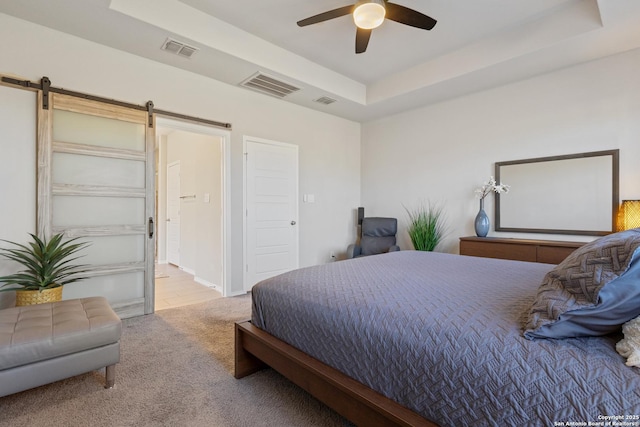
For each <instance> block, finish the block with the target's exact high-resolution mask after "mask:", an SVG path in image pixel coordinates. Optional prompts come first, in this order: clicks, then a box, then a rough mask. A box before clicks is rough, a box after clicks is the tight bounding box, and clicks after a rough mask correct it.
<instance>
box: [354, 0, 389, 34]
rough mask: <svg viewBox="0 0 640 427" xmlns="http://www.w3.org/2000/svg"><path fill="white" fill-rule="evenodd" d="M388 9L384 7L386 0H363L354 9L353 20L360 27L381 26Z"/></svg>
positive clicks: (371, 27)
mask: <svg viewBox="0 0 640 427" xmlns="http://www.w3.org/2000/svg"><path fill="white" fill-rule="evenodd" d="M386 13H387V10H386V9H385V8H384V0H370V1H366V2H362V3H360V4H358V6H356V8H355V10H354V11H353V22H355V23H356V25H357V26H358V27H359V28H362V29H364V30H371V29H373V28H377V27H379V26H380V25H381V24H382V22H383V21H384V16H385V15H386Z"/></svg>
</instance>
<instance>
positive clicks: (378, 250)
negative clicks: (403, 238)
mask: <svg viewBox="0 0 640 427" xmlns="http://www.w3.org/2000/svg"><path fill="white" fill-rule="evenodd" d="M397 232H398V220H397V219H395V218H378V217H371V218H364V219H363V220H362V237H361V238H360V244H359V245H357V244H354V245H349V247H348V248H347V258H357V257H360V256H366V255H376V254H382V253H386V252H394V251H399V250H400V247H399V246H397V245H396V233H397Z"/></svg>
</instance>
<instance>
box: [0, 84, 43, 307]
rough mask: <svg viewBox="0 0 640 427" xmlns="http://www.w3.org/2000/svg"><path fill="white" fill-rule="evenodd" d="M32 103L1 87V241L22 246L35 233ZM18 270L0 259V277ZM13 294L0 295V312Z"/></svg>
mask: <svg viewBox="0 0 640 427" xmlns="http://www.w3.org/2000/svg"><path fill="white" fill-rule="evenodd" d="M35 102H36V95H35V93H34V92H26V91H17V90H14V89H10V88H6V87H2V86H0V218H1V219H2V220H1V221H0V239H3V240H9V241H11V242H16V243H23V244H24V243H27V242H28V241H30V240H31V237H29V234H28V233H34V232H35V230H36V195H35V194H36V192H35V186H36V147H35V144H34V141H35V138H36V120H35V114H34V108H35ZM25 188H28V190H26V191H25ZM0 247H3V248H7V247H12V246H11V245H9V244H7V243H4V242H0ZM17 269H18V265H17V264H15V263H13V262H10V261H6V260H4V259H0V276H4V275H6V274H11V273H14V272H15V271H16V270H17ZM14 294H15V293H14V292H2V293H0V308H4V307H7V306H12V305H13V303H14Z"/></svg>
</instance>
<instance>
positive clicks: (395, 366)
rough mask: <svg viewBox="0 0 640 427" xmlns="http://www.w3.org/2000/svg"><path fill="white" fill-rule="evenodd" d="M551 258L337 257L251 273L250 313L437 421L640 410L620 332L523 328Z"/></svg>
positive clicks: (532, 422) (535, 421)
mask: <svg viewBox="0 0 640 427" xmlns="http://www.w3.org/2000/svg"><path fill="white" fill-rule="evenodd" d="M551 268H552V266H550V265H545V264H534V263H524V262H517V261H505V260H494V259H485V258H474V257H465V256H458V255H448V254H439V253H424V252H414V251H403V252H396V253H389V254H383V255H375V256H369V257H364V258H358V259H354V260H348V261H340V262H335V263H331V264H326V265H322V266H317V267H309V268H303V269H300V270H296V271H292V272H289V273H285V274H283V275H280V276H277V277H274V278H272V279H268V280H266V281H263V282H261V283H259V284H257V285H256V286H255V287H254V288H253V292H252V294H253V313H252V322H253V323H254V324H255V325H256V326H258V327H259V328H261V329H263V330H265V331H267V332H269V333H271V334H272V335H274V336H276V337H278V338H280V339H282V340H283V341H285V342H287V343H290V344H292V345H293V346H295V347H297V348H299V349H300V350H302V351H304V352H305V353H308V354H309V355H311V356H313V357H315V358H316V359H319V360H320V361H322V362H324V363H326V364H328V365H330V366H332V367H334V368H336V369H338V370H340V371H342V372H344V373H346V374H347V375H349V376H350V377H352V378H354V379H356V380H358V381H359V382H361V383H363V384H365V385H367V386H369V387H370V388H372V389H374V390H376V391H378V392H380V393H381V394H383V395H385V396H387V397H389V398H391V399H393V400H395V401H396V402H399V403H400V404H402V405H404V406H406V407H408V408H410V409H412V410H413V411H415V412H417V413H418V414H421V415H422V416H423V417H424V418H426V419H429V420H432V421H434V422H436V423H438V424H439V425H441V426H470V425H473V426H483V425H487V426H553V425H554V423H555V425H561V424H559V423H568V424H564V425H583V424H582V423H585V424H584V425H587V423H588V422H592V423H593V422H600V421H603V419H602V416H604V415H608V416H633V415H638V414H640V373H639V371H638V370H637V368H629V367H627V366H625V364H624V362H625V360H624V359H623V358H622V357H621V356H619V355H618V354H617V353H616V351H615V342H616V341H617V340H619V339H620V338H621V336H608V337H598V338H574V339H564V340H534V341H530V340H526V339H524V338H523V336H522V329H523V326H524V322H525V319H526V313H527V311H528V309H529V307H530V305H531V303H532V301H533V298H534V296H535V293H536V289H537V288H538V286H539V284H540V283H541V281H542V279H543V277H544V275H545V273H546V272H547V271H548V270H550V269H551ZM571 423H575V424H571ZM602 425H604V421H603V424H602ZM630 425H638V424H630Z"/></svg>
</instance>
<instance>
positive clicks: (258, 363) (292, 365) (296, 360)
mask: <svg viewBox="0 0 640 427" xmlns="http://www.w3.org/2000/svg"><path fill="white" fill-rule="evenodd" d="M266 367H271V368H273V369H275V370H276V371H277V372H279V373H280V374H282V375H283V376H284V377H286V378H287V379H289V380H290V381H291V382H293V383H294V384H296V385H298V386H299V387H301V388H303V389H304V390H306V391H307V392H308V393H309V394H311V395H312V396H314V397H315V398H317V399H318V400H320V401H321V402H322V403H324V404H325V405H327V406H329V407H330V408H332V409H333V410H334V411H336V412H337V413H339V414H340V415H342V416H343V417H345V418H347V419H348V420H349V421H351V422H353V423H354V424H356V425H359V426H367V427H369V426H371V427H374V426H380V427H389V426H424V427H438V425H437V424H434V423H433V422H431V421H427V420H426V419H424V418H423V417H421V416H420V415H418V414H416V413H415V412H413V411H411V410H409V409H407V408H405V407H404V406H401V405H400V404H398V403H396V402H394V401H393V400H391V399H389V398H387V397H385V396H383V395H381V394H380V393H378V392H376V391H374V390H372V389H371V388H369V387H367V386H365V385H363V384H361V383H359V382H357V381H355V380H354V379H352V378H350V377H348V376H347V375H345V374H343V373H341V372H339V371H337V370H336V369H334V368H332V367H330V366H328V365H325V364H324V363H322V362H320V361H318V360H317V359H314V358H313V357H311V356H309V355H308V354H306V353H303V352H302V351H300V350H298V349H296V348H294V347H292V346H291V345H289V344H287V343H285V342H283V341H281V340H279V339H278V338H275V337H274V336H272V335H270V334H269V333H267V332H265V331H263V330H261V329H260V328H257V327H256V326H253V325H252V324H251V322H250V321H244V322H238V323H236V325H235V377H236V378H238V379H240V378H243V377H245V376H247V375H250V374H252V373H254V372H257V371H259V370H261V369H264V368H266Z"/></svg>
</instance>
